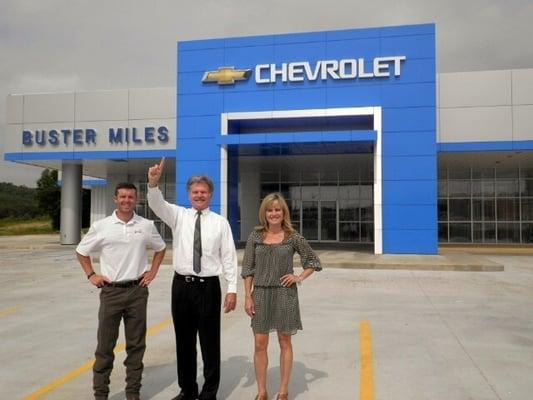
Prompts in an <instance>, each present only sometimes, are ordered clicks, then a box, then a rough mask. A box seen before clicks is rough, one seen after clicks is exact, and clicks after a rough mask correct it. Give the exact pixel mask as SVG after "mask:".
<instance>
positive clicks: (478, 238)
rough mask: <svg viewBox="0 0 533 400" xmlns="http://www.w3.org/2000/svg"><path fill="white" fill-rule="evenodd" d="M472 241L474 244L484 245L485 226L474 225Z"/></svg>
mask: <svg viewBox="0 0 533 400" xmlns="http://www.w3.org/2000/svg"><path fill="white" fill-rule="evenodd" d="M472 241H473V242H474V243H483V224H481V223H474V224H473V231H472Z"/></svg>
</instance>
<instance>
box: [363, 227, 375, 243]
mask: <svg viewBox="0 0 533 400" xmlns="http://www.w3.org/2000/svg"><path fill="white" fill-rule="evenodd" d="M373 241H374V224H373V223H361V242H363V243H370V242H373Z"/></svg>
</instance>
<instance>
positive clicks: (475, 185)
mask: <svg viewBox="0 0 533 400" xmlns="http://www.w3.org/2000/svg"><path fill="white" fill-rule="evenodd" d="M482 194H483V193H482V191H481V181H480V180H479V179H478V180H475V181H472V197H481V196H482Z"/></svg>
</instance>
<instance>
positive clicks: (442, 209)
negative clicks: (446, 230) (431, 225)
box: [438, 199, 448, 221]
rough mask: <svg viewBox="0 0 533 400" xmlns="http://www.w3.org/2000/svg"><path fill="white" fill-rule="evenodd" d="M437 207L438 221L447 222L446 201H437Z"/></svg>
mask: <svg viewBox="0 0 533 400" xmlns="http://www.w3.org/2000/svg"><path fill="white" fill-rule="evenodd" d="M438 207H439V221H448V200H447V199H439V200H438Z"/></svg>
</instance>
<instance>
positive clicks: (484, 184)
mask: <svg viewBox="0 0 533 400" xmlns="http://www.w3.org/2000/svg"><path fill="white" fill-rule="evenodd" d="M494 193H495V191H494V181H488V180H482V181H481V194H482V195H483V197H494Z"/></svg>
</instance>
